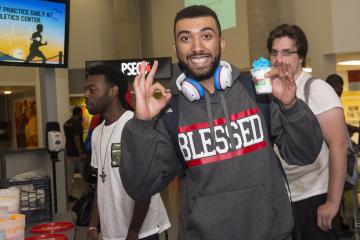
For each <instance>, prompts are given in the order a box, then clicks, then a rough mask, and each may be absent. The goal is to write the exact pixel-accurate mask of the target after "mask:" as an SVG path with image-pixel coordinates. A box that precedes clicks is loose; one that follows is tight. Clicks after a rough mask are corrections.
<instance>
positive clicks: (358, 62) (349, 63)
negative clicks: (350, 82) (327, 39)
mask: <svg viewBox="0 0 360 240" xmlns="http://www.w3.org/2000/svg"><path fill="white" fill-rule="evenodd" d="M337 64H338V65H347V66H360V60H350V61H344V62H338V63H337Z"/></svg>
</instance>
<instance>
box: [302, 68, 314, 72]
mask: <svg viewBox="0 0 360 240" xmlns="http://www.w3.org/2000/svg"><path fill="white" fill-rule="evenodd" d="M303 70H304V71H305V72H308V73H312V68H309V67H304V68H303Z"/></svg>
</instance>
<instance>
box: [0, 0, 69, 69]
mask: <svg viewBox="0 0 360 240" xmlns="http://www.w3.org/2000/svg"><path fill="white" fill-rule="evenodd" d="M68 25H69V2H68V0H0V64H2V65H20V66H36V67H67V61H68V29H69V26H68Z"/></svg>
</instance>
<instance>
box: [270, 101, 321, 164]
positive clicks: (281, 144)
mask: <svg viewBox="0 0 360 240" xmlns="http://www.w3.org/2000/svg"><path fill="white" fill-rule="evenodd" d="M270 111H271V114H270V117H271V134H272V136H273V137H274V143H275V144H276V145H277V147H278V148H279V151H280V154H281V155H282V157H283V159H285V160H286V161H287V162H288V163H289V164H293V165H306V164H311V163H313V162H314V161H315V159H316V158H317V156H318V154H319V152H320V150H321V146H322V143H323V137H322V133H321V128H320V125H319V123H318V121H317V118H316V116H315V115H314V114H313V113H312V111H311V110H310V108H309V107H308V106H307V105H306V104H305V103H304V102H303V101H302V100H300V99H297V100H296V103H295V104H294V105H293V106H292V107H291V108H289V109H285V108H283V107H282V106H281V104H280V103H279V102H277V101H274V102H272V103H271V107H270Z"/></svg>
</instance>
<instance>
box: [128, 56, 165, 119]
mask: <svg viewBox="0 0 360 240" xmlns="http://www.w3.org/2000/svg"><path fill="white" fill-rule="evenodd" d="M145 66H146V65H145V62H142V64H141V72H140V74H139V75H137V76H136V78H135V80H134V91H135V97H136V107H135V117H136V118H138V119H141V120H151V119H152V118H154V117H155V116H156V115H158V114H159V112H160V111H161V109H163V108H164V107H165V106H166V104H167V103H168V102H169V100H170V98H171V94H170V93H167V92H166V89H165V87H164V86H163V85H161V84H160V83H158V82H156V83H154V84H153V80H154V76H155V73H156V70H157V66H158V62H157V61H154V65H153V66H152V68H151V70H150V72H149V74H148V75H147V77H146V78H145ZM156 92H160V93H161V95H162V96H161V98H159V99H157V98H155V97H154V94H155V93H156Z"/></svg>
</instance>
